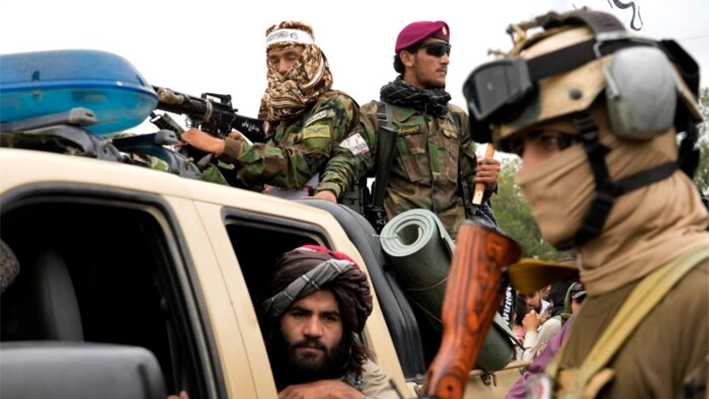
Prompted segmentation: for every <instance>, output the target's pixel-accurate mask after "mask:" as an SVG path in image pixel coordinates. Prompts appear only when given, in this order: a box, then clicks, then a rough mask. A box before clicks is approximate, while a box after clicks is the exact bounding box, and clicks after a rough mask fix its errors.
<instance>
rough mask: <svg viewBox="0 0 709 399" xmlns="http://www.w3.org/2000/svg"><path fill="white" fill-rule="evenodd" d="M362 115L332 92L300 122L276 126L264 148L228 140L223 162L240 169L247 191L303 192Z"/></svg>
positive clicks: (345, 98) (351, 102)
mask: <svg viewBox="0 0 709 399" xmlns="http://www.w3.org/2000/svg"><path fill="white" fill-rule="evenodd" d="M358 115H359V106H358V104H357V103H356V102H355V101H354V100H353V99H352V98H351V97H349V96H348V95H346V94H345V93H342V92H339V91H335V90H331V91H328V92H326V93H325V94H323V95H322V96H321V97H320V98H318V100H317V101H316V102H315V103H314V104H313V105H312V106H310V107H309V108H308V109H307V110H306V111H305V112H303V113H301V114H299V115H298V116H297V117H296V118H294V119H291V120H286V121H281V122H280V123H278V125H276V126H275V132H274V133H273V134H272V135H271V136H270V138H269V139H268V141H267V142H266V143H254V144H249V143H247V142H245V141H243V140H236V139H232V138H227V139H226V146H225V149H224V153H223V154H222V155H221V156H220V157H219V160H220V161H223V162H226V163H229V164H234V165H236V168H235V170H236V173H237V176H238V178H239V180H241V181H243V182H244V183H245V184H247V185H251V186H255V185H259V184H269V185H273V186H278V187H281V188H288V189H291V188H300V187H303V186H304V185H305V184H306V183H307V182H308V181H309V180H310V179H311V178H312V177H313V175H315V174H316V173H318V172H319V171H321V169H322V167H323V165H324V164H325V162H326V161H327V160H328V159H329V158H330V156H331V154H332V152H333V149H334V148H335V147H336V146H337V145H338V144H339V143H340V142H341V141H342V139H344V138H345V136H346V135H347V134H348V133H350V131H351V130H353V129H355V128H357V126H358Z"/></svg>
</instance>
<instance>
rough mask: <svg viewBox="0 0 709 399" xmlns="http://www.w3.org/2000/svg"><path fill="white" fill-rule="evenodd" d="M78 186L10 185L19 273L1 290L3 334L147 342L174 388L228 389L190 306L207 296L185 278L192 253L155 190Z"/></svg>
mask: <svg viewBox="0 0 709 399" xmlns="http://www.w3.org/2000/svg"><path fill="white" fill-rule="evenodd" d="M78 191H79V192H77V190H71V191H68V192H62V191H61V190H58V191H56V192H55V191H52V192H48V193H46V195H43V194H37V193H36V192H33V193H29V194H28V191H24V192H23V194H17V195H12V194H11V195H8V194H7V193H5V194H3V208H2V213H0V224H1V225H2V231H1V236H2V240H3V241H5V242H6V243H7V244H8V245H9V246H10V248H11V249H12V251H13V252H14V253H15V254H16V256H17V259H18V261H19V264H20V273H19V275H18V276H17V278H16V279H15V280H14V282H13V283H12V285H10V286H9V287H8V288H7V289H6V290H5V292H3V294H2V301H0V306H1V310H0V311H1V312H2V319H1V320H0V328H1V333H0V341H80V342H87V343H88V342H102V343H116V344H124V345H135V346H140V347H144V348H147V349H148V350H150V351H151V352H152V353H153V354H155V356H156V358H157V359H158V362H159V363H160V366H161V368H162V371H163V375H164V378H165V382H166V389H167V392H170V393H176V392H179V391H180V390H183V389H184V390H187V391H188V392H190V393H191V394H192V397H198V398H209V397H216V396H221V397H225V396H226V395H225V394H224V392H225V389H224V388H223V386H222V385H223V384H219V383H218V381H221V380H222V378H220V376H219V367H216V366H215V365H209V364H204V363H203V361H200V359H201V358H200V356H199V352H198V348H199V347H200V345H201V344H200V342H203V341H207V342H209V339H208V337H206V336H205V335H206V334H205V333H204V332H201V331H200V330H199V329H198V327H196V326H198V325H199V324H200V322H199V320H198V318H199V317H200V316H199V315H195V314H190V312H189V311H188V308H189V307H188V306H187V303H188V301H196V302H198V301H199V298H197V297H195V296H193V295H192V294H190V292H191V291H190V290H188V289H186V287H181V284H180V283H179V279H178V277H177V272H176V270H177V269H178V268H182V269H183V270H187V274H188V275H189V267H188V266H189V262H190V260H189V257H188V256H186V255H185V254H182V253H181V252H180V248H179V245H178V240H177V238H176V236H179V227H178V226H176V225H175V223H171V219H170V215H169V210H168V209H167V208H166V207H165V206H163V205H161V204H160V199H159V198H157V197H155V198H153V197H149V198H142V199H140V200H135V201H132V200H129V199H126V198H125V196H117V197H118V198H116V197H112V196H113V194H115V193H113V192H107V193H102V194H100V195H97V194H96V193H95V192H92V193H91V194H88V193H87V194H86V195H82V193H81V192H80V191H81V190H78ZM94 191H95V190H94ZM205 324H206V323H205ZM211 358H213V359H212V360H211V361H212V362H216V361H218V360H217V356H211ZM214 386H216V387H217V388H216V390H217V391H219V393H215V388H214Z"/></svg>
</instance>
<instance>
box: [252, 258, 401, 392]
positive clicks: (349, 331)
mask: <svg viewBox="0 0 709 399" xmlns="http://www.w3.org/2000/svg"><path fill="white" fill-rule="evenodd" d="M270 291H271V295H272V296H271V297H270V298H269V299H267V300H266V301H264V304H263V310H264V313H265V315H266V317H267V318H268V319H269V325H268V326H266V329H265V330H266V335H267V336H266V341H267V346H268V349H269V358H270V361H271V367H272V368H273V373H274V378H275V380H276V387H277V388H278V390H279V398H281V399H287V398H333V399H334V398H353V399H362V398H365V397H372V398H377V399H379V398H398V395H397V393H396V391H395V390H394V388H393V387H392V385H391V383H390V380H389V378H388V377H387V376H385V375H384V373H383V372H382V371H381V369H380V368H379V366H378V365H376V364H375V363H374V362H373V361H372V360H371V359H370V357H369V356H368V353H367V350H366V347H364V345H363V344H362V343H361V341H360V338H359V336H358V334H359V333H361V332H362V329H363V328H364V323H365V321H366V320H367V317H368V316H369V314H370V313H371V311H372V296H371V294H370V288H369V283H368V282H367V277H366V275H365V273H364V272H363V271H362V270H360V269H359V267H358V266H357V264H356V263H355V262H354V261H352V260H351V259H350V258H349V257H348V256H346V255H344V254H342V253H339V252H334V251H329V250H328V249H327V248H323V247H319V246H303V247H299V248H296V249H295V250H293V251H290V252H287V253H285V254H283V255H282V256H281V257H280V259H279V260H278V262H277V264H276V270H275V273H274V276H273V279H272V280H271V284H270Z"/></svg>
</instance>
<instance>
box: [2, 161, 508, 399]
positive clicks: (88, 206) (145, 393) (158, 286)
mask: <svg viewBox="0 0 709 399" xmlns="http://www.w3.org/2000/svg"><path fill="white" fill-rule="evenodd" d="M0 171H2V176H1V178H0V201H1V203H2V208H0V212H1V213H0V226H2V230H1V232H2V239H3V240H4V241H5V242H6V243H7V244H8V245H9V246H10V247H11V248H12V249H13V251H14V252H15V254H16V255H17V258H18V259H19V263H20V267H21V269H20V270H21V271H20V274H19V276H18V277H17V279H16V280H15V281H14V282H13V283H12V285H11V286H10V287H8V288H7V290H6V291H5V292H4V293H3V294H2V301H1V305H2V310H1V312H2V313H0V314H1V315H2V318H1V319H0V321H1V324H2V331H1V335H0V339H1V340H2V351H1V352H0V353H2V366H3V367H2V368H0V378H2V389H3V393H6V392H7V393H9V392H11V391H10V389H13V387H16V386H21V387H24V388H23V389H26V391H25V393H26V395H25V396H24V397H37V398H38V397H55V398H58V397H70V396H69V395H71V397H73V398H76V397H97V398H98V397H101V398H110V397H117V398H122V397H133V398H136V397H153V398H156V397H161V396H162V395H164V394H165V393H174V392H178V391H179V390H182V389H185V390H187V391H189V392H190V393H191V396H192V397H193V398H248V399H257V398H262V399H263V398H269V399H270V398H275V397H276V388H275V385H274V382H273V377H272V374H271V371H270V365H269V362H268V357H267V356H266V347H265V344H264V341H263V339H262V336H261V329H260V328H259V320H258V317H257V312H256V310H255V307H256V306H257V305H258V304H259V303H260V302H261V301H262V300H263V299H264V295H265V293H264V282H265V281H267V280H268V277H267V276H268V273H269V272H270V270H271V267H272V265H273V261H274V259H275V257H276V256H277V255H278V254H280V253H281V252H283V251H286V250H288V249H291V248H293V247H295V246H298V245H301V244H305V243H317V244H320V245H325V246H327V247H330V248H334V249H336V250H339V251H343V252H345V253H347V254H348V255H350V256H352V257H353V258H354V259H355V260H357V261H358V262H359V263H360V264H362V265H364V266H365V268H366V269H367V272H368V275H369V277H370V279H371V282H372V284H373V286H374V288H375V307H374V312H373V314H372V316H371V317H370V318H369V320H368V322H367V325H366V328H365V334H364V338H365V340H366V343H367V345H368V347H369V348H370V349H371V350H372V352H373V353H374V355H375V358H376V361H377V362H378V363H379V364H380V365H381V366H382V368H383V369H384V370H385V371H386V372H387V373H388V374H389V375H390V376H391V377H392V378H393V380H394V381H395V383H396V385H397V386H398V387H399V388H400V390H401V392H402V395H403V396H404V397H414V396H415V393H414V390H413V388H414V385H416V384H418V383H420V382H421V381H422V376H423V374H424V373H425V370H426V367H427V365H426V364H425V363H424V361H423V357H422V354H421V338H420V335H419V333H418V330H417V326H416V320H415V318H414V317H413V316H412V312H411V308H410V306H409V304H408V303H407V301H406V299H405V298H404V296H403V294H402V291H401V290H400V288H399V287H398V286H397V284H396V279H395V277H394V276H393V275H391V274H390V272H389V271H388V270H387V268H386V267H385V259H384V258H383V255H382V253H381V251H379V252H377V251H376V249H377V248H378V247H377V241H376V238H375V237H373V236H372V235H371V234H370V233H371V230H370V229H371V227H370V226H369V225H367V224H366V223H367V222H366V221H365V220H364V219H363V218H361V217H359V215H357V214H356V213H353V212H351V211H350V210H349V208H346V207H344V206H338V205H335V204H329V203H324V202H322V201H317V200H307V199H304V200H300V201H299V202H298V201H288V200H282V199H279V198H274V197H270V196H266V195H262V194H258V193H254V192H249V191H245V190H240V189H236V188H232V187H227V186H221V185H217V184H213V183H207V182H201V181H197V180H193V179H186V178H182V177H179V176H176V175H173V174H170V173H165V172H160V171H155V170H151V169H148V168H144V167H139V166H134V165H127V164H121V163H116V162H108V161H104V160H98V159H89V158H83V157H78V156H67V155H61V154H53V153H48V152H41V151H34V150H23V149H8V148H2V149H0ZM319 208H321V209H319ZM18 341H30V343H26V342H18ZM67 341H70V342H72V343H71V344H68V343H67ZM97 343H105V344H110V345H111V346H98V344H97ZM132 347H137V348H144V349H145V350H146V351H145V353H144V354H140V353H138V354H134V353H131V352H129V351H128V352H127V351H126V349H130V348H132ZM13 354H14V355H13ZM144 355H145V356H144ZM121 356H124V357H125V358H122V357H121ZM85 358H86V359H85ZM87 359H88V360H87ZM116 359H119V360H120V361H118V362H117V363H116ZM33 360H35V361H36V364H33V363H32V361H33ZM122 362H125V364H123V363H122ZM16 363H17V365H15V364H16ZM121 364H122V365H123V367H121V369H122V370H125V372H126V373H128V374H129V375H125V373H123V374H120V378H118V377H117V374H116V369H117V368H118V366H119V365H121ZM520 366H521V365H520V364H512V365H510V368H509V369H508V370H503V371H500V372H497V373H494V374H490V375H487V374H484V373H482V372H480V371H473V372H471V374H470V377H469V384H468V387H467V390H466V397H468V398H471V399H472V398H499V397H503V396H504V394H505V392H506V391H507V390H508V389H509V387H510V386H511V384H512V383H513V381H514V380H515V379H516V378H518V377H519V376H520V370H521V369H520V368H519V367H520ZM80 370H81V371H82V372H78V371H80ZM74 371H77V372H74ZM130 371H133V374H130V373H129V372H130ZM33 381H43V383H42V384H37V383H35V382H33ZM54 384H56V385H54ZM137 386H145V387H149V388H150V389H145V390H138V389H137V388H136V387H137ZM126 390H127V391H126ZM12 392H14V391H12ZM82 392H83V393H82ZM87 392H88V394H87ZM128 393H130V395H128ZM42 395H48V396H42ZM76 395H79V396H76ZM82 395H83V396H82ZM87 395H88V396H87ZM126 395H127V396H126ZM3 396H4V395H3Z"/></svg>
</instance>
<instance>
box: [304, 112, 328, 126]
mask: <svg viewBox="0 0 709 399" xmlns="http://www.w3.org/2000/svg"><path fill="white" fill-rule="evenodd" d="M327 111H328V110H323V111H320V112H318V113H317V114H315V115H313V116H311V117H310V118H308V120H307V121H305V126H309V125H312V124H313V123H315V122H317V121H319V120H320V119H323V118H325V117H326V116H327Z"/></svg>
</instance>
